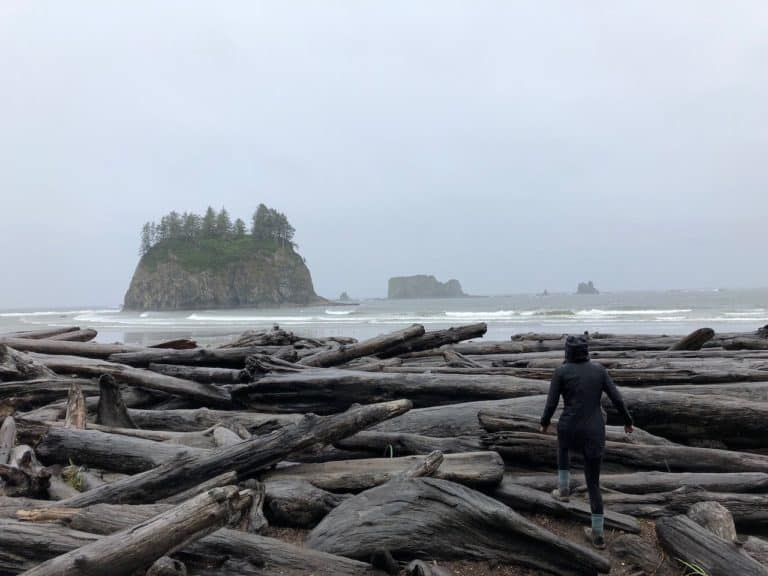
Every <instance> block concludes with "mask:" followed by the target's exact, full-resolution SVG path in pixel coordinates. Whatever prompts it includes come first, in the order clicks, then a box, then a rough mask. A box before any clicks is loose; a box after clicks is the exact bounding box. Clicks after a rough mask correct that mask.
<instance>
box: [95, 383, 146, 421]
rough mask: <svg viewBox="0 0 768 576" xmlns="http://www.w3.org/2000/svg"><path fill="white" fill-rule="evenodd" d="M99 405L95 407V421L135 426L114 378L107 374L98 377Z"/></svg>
mask: <svg viewBox="0 0 768 576" xmlns="http://www.w3.org/2000/svg"><path fill="white" fill-rule="evenodd" d="M99 392H100V394H99V405H98V406H97V408H96V423H97V424H101V425H102V426H112V427H115V428H136V424H134V422H133V420H132V419H131V416H130V414H128V407H127V406H126V405H125V402H124V401H123V396H122V394H121V393H120V386H118V384H117V382H116V381H115V379H114V378H113V377H112V376H110V375H109V374H104V375H102V376H101V378H99Z"/></svg>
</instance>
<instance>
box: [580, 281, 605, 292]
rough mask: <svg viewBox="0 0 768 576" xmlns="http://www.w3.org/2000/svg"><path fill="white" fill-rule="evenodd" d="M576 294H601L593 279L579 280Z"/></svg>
mask: <svg viewBox="0 0 768 576" xmlns="http://www.w3.org/2000/svg"><path fill="white" fill-rule="evenodd" d="M576 294H600V291H599V290H598V289H597V288H595V285H594V284H593V283H592V280H590V281H589V282H579V286H578V287H577V288H576Z"/></svg>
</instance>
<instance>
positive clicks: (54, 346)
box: [0, 337, 144, 358]
mask: <svg viewBox="0 0 768 576" xmlns="http://www.w3.org/2000/svg"><path fill="white" fill-rule="evenodd" d="M0 344H6V345H7V346H10V347H11V348H14V349H16V350H21V351H22V352H37V353H40V354H63V355H67V356H70V355H71V356H82V357H84V358H108V357H109V356H110V355H111V354H118V353H125V352H137V351H139V350H144V348H142V347H141V346H128V345H125V344H99V343H96V342H62V341H59V340H46V339H37V340H36V339H31V338H9V337H0Z"/></svg>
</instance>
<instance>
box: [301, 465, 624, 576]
mask: <svg viewBox="0 0 768 576" xmlns="http://www.w3.org/2000/svg"><path fill="white" fill-rule="evenodd" d="M436 535H439V537H436ZM307 545H308V546H309V547H311V548H314V549H317V550H323V551H325V552H331V553H334V554H339V555H342V556H347V557H350V558H369V557H370V556H371V555H372V554H374V553H375V552H377V551H379V550H388V551H389V552H391V553H392V554H393V555H394V556H395V558H398V559H410V558H413V557H421V558H427V559H430V560H431V559H438V560H439V559H452V558H476V559H481V560H488V561H495V562H505V563H507V562H512V563H519V564H523V565H527V566H530V567H533V568H535V569H538V570H541V571H543V572H544V573H552V574H558V575H572V574H595V573H597V572H608V570H609V568H610V564H609V562H608V560H606V559H604V558H602V557H601V556H599V555H597V554H596V553H594V552H592V551H591V550H588V549H586V548H584V547H582V546H579V545H576V544H573V543H571V542H570V541H568V540H566V539H564V538H559V537H557V536H555V535H554V534H552V533H550V532H548V531H546V530H544V529H543V528H540V527H539V526H537V525H535V524H533V523H532V522H530V521H529V520H527V519H525V518H523V517H522V516H520V515H518V514H517V513H516V512H514V511H512V510H511V509H510V508H507V507H506V506H505V505H503V504H501V503H500V502H498V501H497V500H494V499H493V498H490V497H488V496H485V495H483V494H481V493H479V492H476V491H474V490H472V489H469V488H466V487H464V486H461V485H459V484H455V483H453V482H448V481H446V480H440V479H437V478H416V479H411V480H400V481H392V482H387V483H386V484H384V485H382V486H378V487H376V488H372V489H370V490H366V491H365V492H363V493H361V494H358V495H357V496H354V497H352V498H349V499H348V500H346V501H344V502H342V503H341V504H340V505H339V506H337V507H336V508H335V509H333V510H332V511H331V512H330V513H329V514H328V515H327V516H326V517H325V518H324V519H323V520H322V521H321V522H320V524H318V525H317V526H316V527H315V529H314V530H312V532H311V533H310V535H309V537H308V539H307Z"/></svg>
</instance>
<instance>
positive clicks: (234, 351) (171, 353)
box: [109, 346, 293, 368]
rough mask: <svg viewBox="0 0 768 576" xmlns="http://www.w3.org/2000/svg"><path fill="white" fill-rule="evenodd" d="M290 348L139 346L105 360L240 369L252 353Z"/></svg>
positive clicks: (283, 350)
mask: <svg viewBox="0 0 768 576" xmlns="http://www.w3.org/2000/svg"><path fill="white" fill-rule="evenodd" d="M286 350H290V351H291V352H292V351H293V348H292V347H285V346H246V347H242V348H194V349H192V350H171V349H165V348H151V349H146V348H144V349H141V350H137V351H133V352H130V351H129V352H124V353H120V352H116V353H115V354H112V355H110V357H109V360H110V361H112V362H118V363H120V364H128V365H129V366H135V367H147V366H149V365H150V364H181V365H184V366H215V367H217V368H244V367H245V359H246V358H247V357H248V356H250V355H252V354H259V353H265V354H278V353H280V352H285V351H286Z"/></svg>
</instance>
